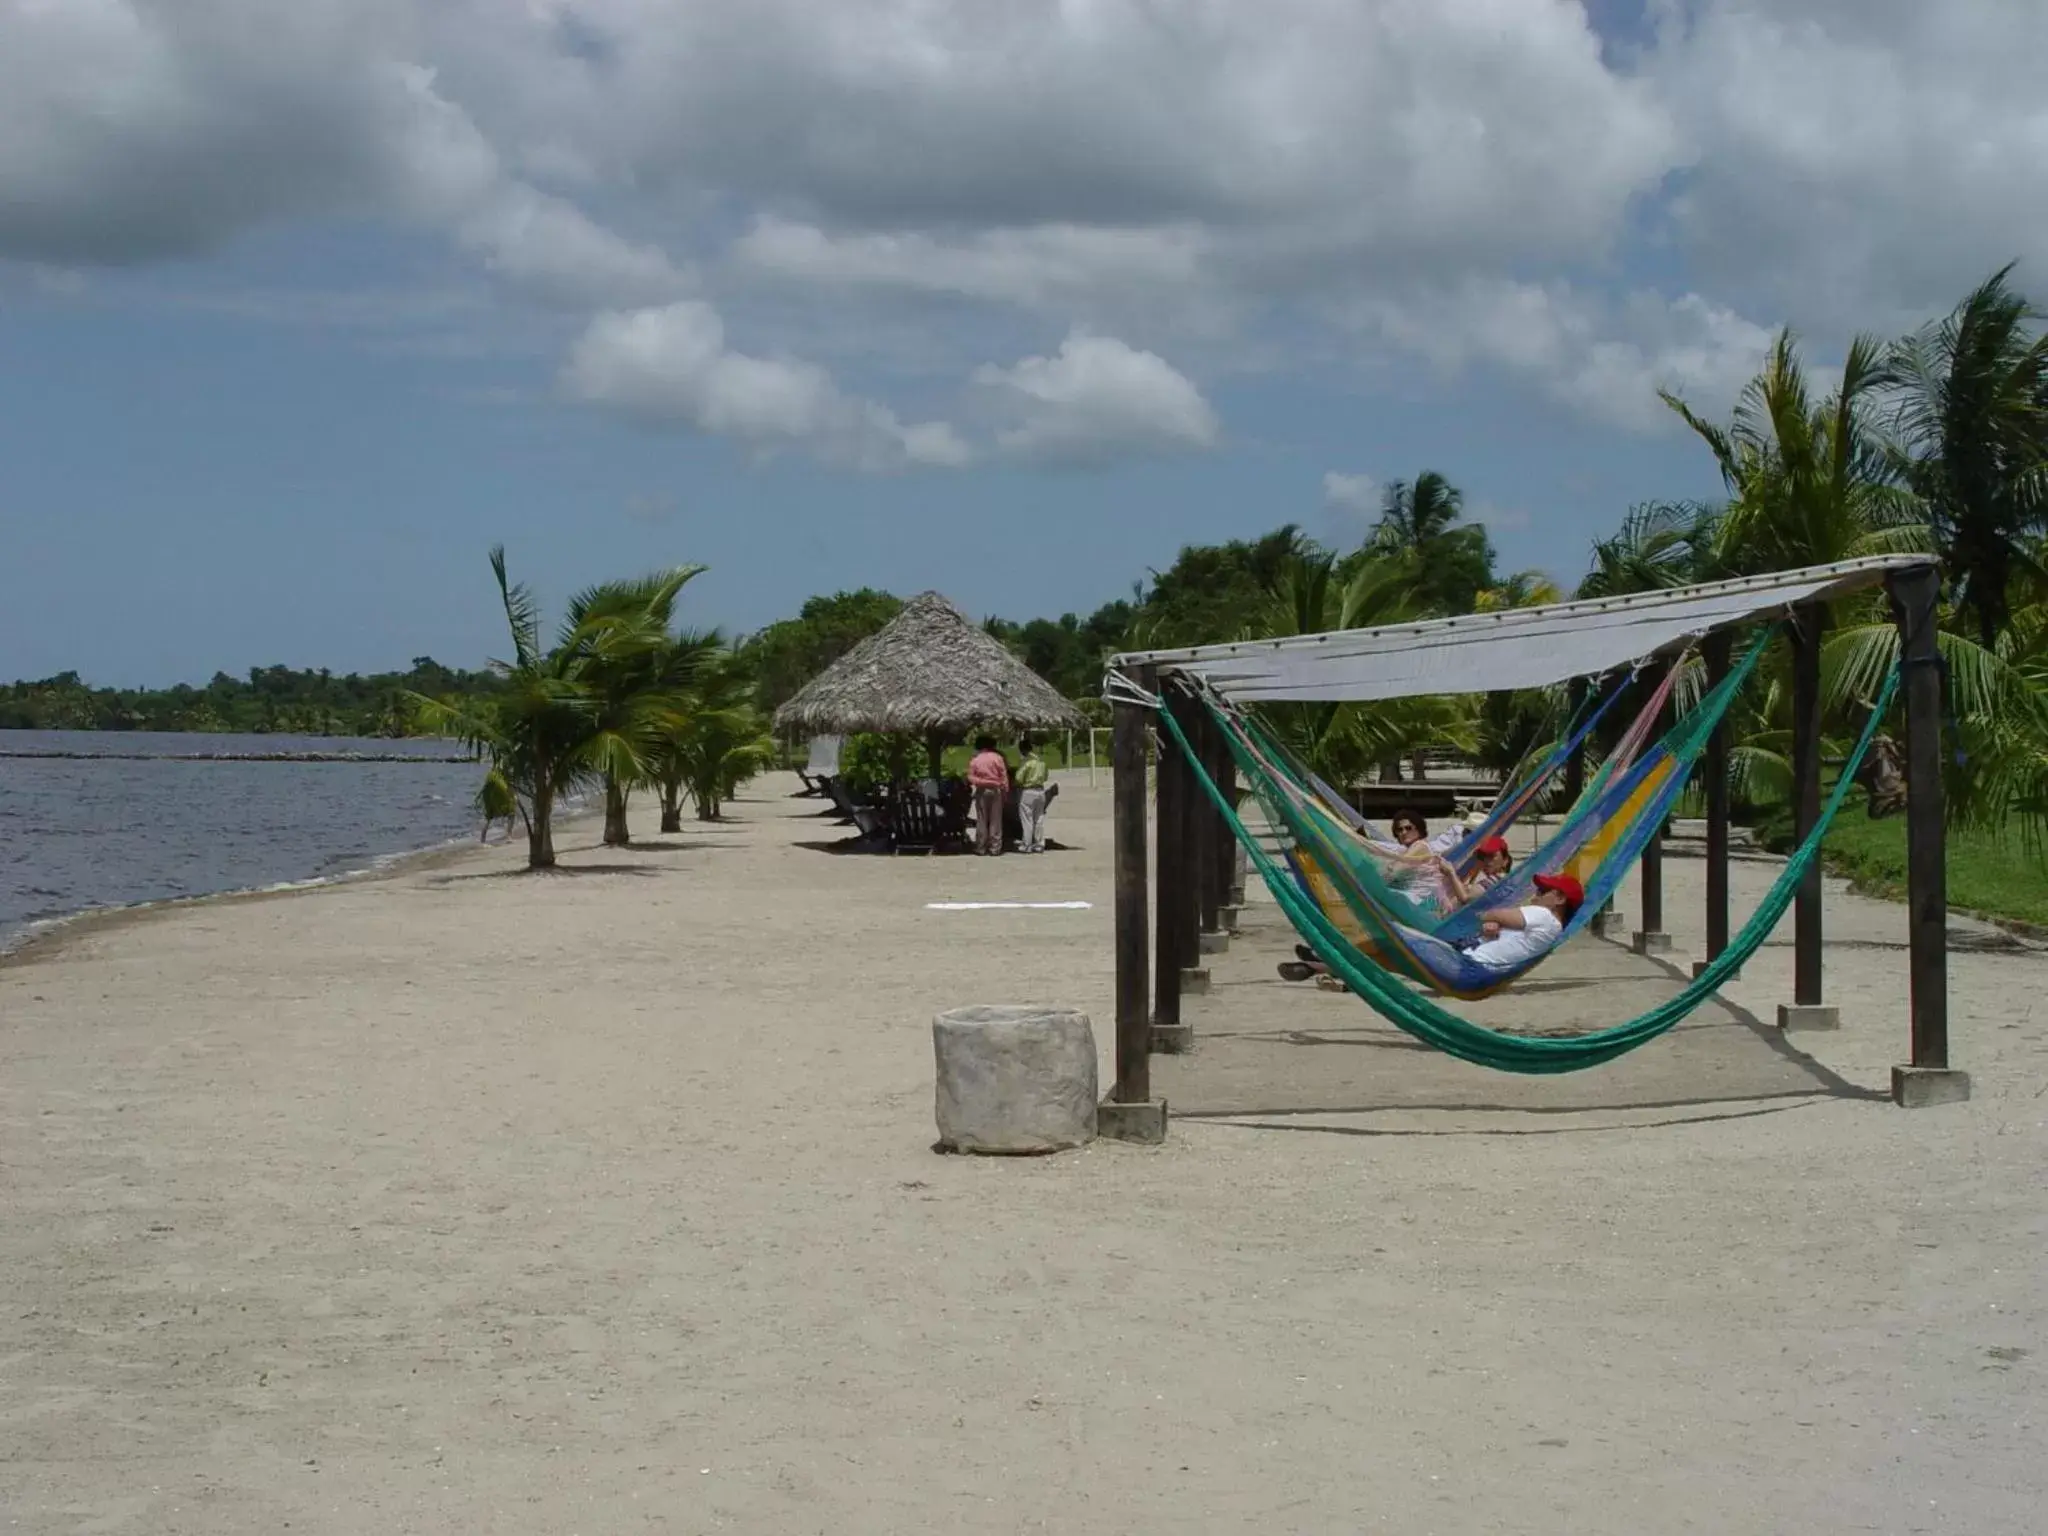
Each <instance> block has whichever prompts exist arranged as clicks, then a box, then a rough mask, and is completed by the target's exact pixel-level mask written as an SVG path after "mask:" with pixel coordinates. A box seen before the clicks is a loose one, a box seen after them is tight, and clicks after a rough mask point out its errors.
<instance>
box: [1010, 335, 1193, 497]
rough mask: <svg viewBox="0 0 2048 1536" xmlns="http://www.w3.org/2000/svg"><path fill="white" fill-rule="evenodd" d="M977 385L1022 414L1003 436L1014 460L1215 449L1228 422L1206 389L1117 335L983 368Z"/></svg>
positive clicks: (1071, 340)
mask: <svg viewBox="0 0 2048 1536" xmlns="http://www.w3.org/2000/svg"><path fill="white" fill-rule="evenodd" d="M974 381H975V382H976V383H977V384H981V385H984V386H987V387H988V388H990V389H993V390H996V391H1000V392H1001V394H1000V398H1001V399H1002V402H1003V408H1005V409H1007V410H1010V411H1014V412H1016V413H1018V414H1019V415H1021V417H1022V420H1021V421H1020V422H1019V424H1018V425H1015V426H1011V427H1006V428H1004V429H1003V430H1002V431H1001V432H1000V433H998V434H997V441H998V442H999V443H1000V444H1001V446H1002V448H1003V450H1004V452H1005V453H1007V454H1008V455H1010V456H1011V457H1013V458H1017V459H1021V460H1028V461H1031V462H1035V463H1049V464H1069V465H1074V464H1099V463H1106V462H1109V461H1111V460H1115V459H1122V458H1134V457H1140V456H1144V455H1151V454H1161V453H1186V452H1191V451H1200V450H1203V449H1208V448H1214V447H1215V446H1216V444H1217V442H1218V441H1219V440H1220V439H1221V437H1222V432H1223V429H1222V423H1221V422H1219V421H1218V420H1217V418H1216V412H1215V411H1214V409H1212V408H1211V406H1210V404H1209V402H1208V401H1207V400H1204V399H1203V398H1202V392H1201V391H1200V390H1199V389H1197V388H1195V386H1194V384H1193V383H1192V382H1190V381H1189V380H1188V378H1187V377H1186V376H1185V375H1184V374H1182V373H1181V372H1180V371H1179V370H1178V369H1176V368H1175V367H1174V366H1173V365H1172V364H1171V363H1169V362H1167V361H1166V359H1164V358H1163V357H1160V356H1159V355H1158V354H1157V353H1153V352H1141V351H1138V350H1136V349H1135V348H1133V347H1131V346H1129V345H1127V344H1125V343H1124V342H1121V341H1119V340H1117V338H1116V337H1114V336H1093V335H1089V334H1088V333H1086V332H1084V331H1074V332H1071V333H1069V335H1068V336H1067V339H1066V340H1065V341H1063V342H1061V343H1060V349H1059V352H1058V354H1057V355H1055V356H1052V357H1027V358H1024V359H1022V360H1021V361H1019V362H1017V363H1015V364H1013V365H1011V366H1010V367H1007V368H1003V367H998V366H997V365H995V364H994V363H987V364H984V365H983V366H982V367H980V368H978V369H976V370H975V374H974Z"/></svg>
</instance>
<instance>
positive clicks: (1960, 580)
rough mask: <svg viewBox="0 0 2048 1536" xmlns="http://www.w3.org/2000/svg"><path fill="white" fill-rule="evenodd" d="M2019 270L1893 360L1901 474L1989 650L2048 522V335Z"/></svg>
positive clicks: (1904, 346) (2005, 270)
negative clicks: (2018, 281)
mask: <svg viewBox="0 0 2048 1536" xmlns="http://www.w3.org/2000/svg"><path fill="white" fill-rule="evenodd" d="M2011 271H2012V268H2011V266H2006V267H2002V268H2000V269H1999V270H1998V271H1997V272H1995V273H1993V274H1992V276H1991V278H1990V279H1989V280H1988V281H1986V282H1985V283H1983V284H1982V285H1981V286H1980V287H1978V288H1977V290H1976V291H1975V292H1973V293H1972V294H1970V295H1969V296H1968V297H1967V298H1965V299H1964V300H1963V302H1962V303H1960V304H1958V305H1957V306H1956V307H1955V309H1954V311H1953V312H1952V313H1951V314H1949V316H1948V317H1947V318H1946V319H1944V320H1941V321H1938V322H1935V323H1932V324H1930V325H1928V326H1926V327H1924V328H1923V329H1921V330H1920V331H1918V332H1917V333H1915V334H1914V335H1912V336H1908V337H1906V338H1904V339H1903V340H1900V341H1897V342H1894V343H1893V344H1892V348H1891V351H1890V353H1889V354H1888V356H1887V359H1886V363H1887V368H1888V371H1889V375H1890V379H1891V382H1892V383H1893V385H1894V386H1895V388H1896V391H1897V395H1896V399H1897V404H1896V412H1895V415H1894V418H1893V430H1894V432H1895V434H1896V435H1897V437H1898V440H1899V450H1900V451H1899V455H1898V459H1897V463H1898V468H1899V472H1900V475H1901V478H1902V479H1903V481H1904V483H1905V484H1906V485H1908V486H1909V487H1911V489H1912V490H1913V491H1914V492H1915V493H1916V494H1917V495H1918V497H1919V499H1920V502H1921V504H1922V505H1923V507H1924V508H1925V516H1926V518H1927V520H1928V521H1929V522H1930V523H1931V524H1932V527H1933V533H1934V542H1935V545H1936V547H1937V548H1938V549H1939V550H1940V551H1941V557H1942V565H1943V568H1944V569H1945V570H1946V572H1947V573H1948V577H1949V579H1950V581H1951V582H1953V583H1954V588H1955V594H1956V607H1957V609H1958V610H1959V616H1960V617H1961V618H1962V619H1963V620H1964V621H1965V622H1966V623H1968V624H1970V625H1972V626H1973V627H1974V628H1975V631H1976V636H1977V643H1978V644H1979V645H1981V646H1983V647H1984V648H1986V649H1987V650H1988V649H1991V648H1993V647H1994V646H1995V645H1996V644H1997V640H1998V636H1999V633H2000V631H2001V630H2003V629H2004V628H2005V623H2006V618H2007V616H2008V613H2009V611H2010V610H2009V604H2008V601H2007V597H2006V593H2007V590H2008V586H2009V583H2010V582H2011V580H2012V579H2013V578H2014V577H2015V576H2017V575H2020V574H2023V573H2024V574H2030V575H2032V576H2034V577H2035V578H2037V579H2039V578H2041V577H2042V576H2043V574H2044V573H2043V572H2042V571H2041V569H2040V567H2039V566H2038V565H2036V564H2034V563H2033V555H2032V549H2031V545H2032V541H2033V539H2034V538H2035V537H2037V536H2038V535H2039V534H2041V533H2042V532H2043V530H2044V527H2048V336H2044V335H2043V334H2041V333H2040V332H2038V331H2036V330H2035V329H2034V327H2033V322H2034V321H2036V320H2037V319H2039V318H2040V317H2039V314H2038V312H2037V311H2035V310H2034V309H2033V307H2032V306H2031V305H2030V304H2028V302H2027V300H2026V299H2025V298H2024V297H2023V296H2022V295H2020V294H2018V293H2016V292H2014V291H2013V290H2012V288H2010V287H2009V286H2008V285H2007V283H2006V277H2007V275H2008V274H2009V273H2010V272H2011Z"/></svg>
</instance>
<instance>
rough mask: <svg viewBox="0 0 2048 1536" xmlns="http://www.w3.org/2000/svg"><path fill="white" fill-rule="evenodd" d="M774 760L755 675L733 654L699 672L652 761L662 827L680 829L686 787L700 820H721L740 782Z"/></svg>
mask: <svg viewBox="0 0 2048 1536" xmlns="http://www.w3.org/2000/svg"><path fill="white" fill-rule="evenodd" d="M774 763H775V740H774V738H773V737H772V736H770V735H769V733H768V727H767V721H766V720H765V719H763V718H762V716H761V714H760V712H759V711H758V710H756V709H755V708H754V705H753V679H752V677H751V675H750V674H749V672H748V671H747V670H746V669H745V668H744V667H743V666H742V665H741V664H740V663H739V662H738V661H737V660H736V659H735V658H734V657H733V656H732V654H731V653H730V652H727V653H725V654H723V655H719V656H715V657H713V658H711V659H709V660H708V661H707V662H706V664H705V665H704V666H703V667H702V668H701V670H700V671H699V673H698V676H697V680H696V682H695V684H694V686H693V687H692V689H691V697H690V702H689V705H688V707H687V708H685V709H684V710H683V711H682V712H681V713H679V714H678V715H677V716H676V717H675V718H674V720H673V722H672V723H671V725H670V727H669V728H668V729H667V730H665V731H664V732H663V734H662V738H661V740H660V741H659V742H658V743H657V744H656V746H655V748H654V750H653V752H652V754H651V756H650V760H649V764H648V766H649V770H650V773H651V776H652V778H653V780H654V782H655V784H656V786H657V788H658V789H659V791H660V794H661V830H662V831H664V832H680V831H681V830H682V827H683V820H682V817H683V811H682V801H683V795H684V793H685V792H686V791H687V792H688V794H689V797H690V799H691V801H692V802H694V804H695V806H696V811H697V819H698V820H699V821H717V820H718V819H719V818H720V817H721V816H722V815H723V814H724V807H725V803H726V802H727V801H728V800H730V799H731V798H732V797H733V794H734V793H735V792H736V791H737V790H738V789H739V787H740V785H742V784H744V783H745V782H746V781H747V780H749V779H751V778H753V777H754V776H755V775H756V774H759V773H762V772H765V771H766V770H767V769H769V768H771V767H773V766H774Z"/></svg>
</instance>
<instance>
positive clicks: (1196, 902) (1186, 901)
mask: <svg viewBox="0 0 2048 1536" xmlns="http://www.w3.org/2000/svg"><path fill="white" fill-rule="evenodd" d="M1171 707H1172V708H1173V711H1174V715H1173V717H1174V719H1176V720H1178V721H1179V722H1180V728H1181V731H1182V732H1183V734H1185V735H1186V737H1187V739H1188V743H1189V745H1190V746H1192V747H1193V748H1194V750H1195V751H1196V752H1200V751H1201V750H1202V733H1201V730H1200V727H1199V725H1198V724H1197V720H1196V717H1197V716H1198V715H1199V714H1200V710H1199V708H1198V707H1197V706H1196V705H1195V703H1194V701H1193V700H1192V699H1189V698H1188V697H1187V696H1186V695H1182V696H1181V698H1179V699H1178V700H1177V701H1174V702H1173V703H1172V705H1171ZM1211 810H1212V808H1211V806H1210V804H1209V799H1208V796H1206V795H1205V794H1203V793H1202V788H1201V786H1200V785H1199V784H1197V783H1196V782H1195V771H1194V768H1193V767H1192V766H1191V765H1190V764H1189V762H1188V761H1187V760H1186V759H1182V761H1181V785H1180V829H1181V830H1180V847H1181V855H1180V883H1179V884H1178V885H1177V886H1176V887H1175V888H1174V890H1173V892H1172V895H1173V897H1174V902H1173V917H1174V924H1175V926H1174V945H1175V951H1174V952H1175V954H1176V955H1177V956H1178V957H1179V960H1180V970H1179V971H1178V972H1177V973H1176V983H1175V985H1176V990H1175V998H1176V1001H1177V1000H1178V999H1179V998H1180V997H1183V996H1185V995H1186V994H1188V993H1190V992H1193V993H1196V994H1198V995H1199V994H1201V993H1204V992H1207V991H1208V990H1209V971H1208V968H1207V967H1206V966H1204V965H1203V964H1202V871H1203V862H1204V861H1203V850H1204V848H1205V846H1206V839H1205V838H1204V836H1203V829H1204V828H1205V827H1206V826H1207V825H1208V821H1209V816H1210V814H1211ZM1164 894H1165V893H1164V892H1162V896H1164ZM1175 1018H1176V1022H1177V1024H1178V1025H1179V1028H1178V1030H1177V1032H1174V1033H1170V1034H1160V1033H1159V1032H1157V1031H1156V1030H1155V1031H1154V1033H1153V1036H1152V1045H1153V1048H1154V1049H1155V1050H1161V1051H1184V1050H1186V1049H1187V1048H1188V1047H1189V1046H1190V1045H1191V1044H1192V1043H1193V1038H1194V1035H1193V1026H1191V1025H1190V1024H1188V1022H1187V1021H1186V1019H1185V1018H1182V1017H1180V1015H1179V1013H1178V1009H1176V1014H1175Z"/></svg>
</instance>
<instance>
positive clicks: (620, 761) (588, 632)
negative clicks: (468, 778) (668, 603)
mask: <svg viewBox="0 0 2048 1536" xmlns="http://www.w3.org/2000/svg"><path fill="white" fill-rule="evenodd" d="M491 572H492V574H493V575H494V576H495V577H496V578H497V581H498V598H499V601H500V603H501V604H502V605H503V607H504V611H505V624H506V628H507V629H508V630H510V632H511V635H512V659H511V660H510V661H493V662H492V663H491V670H492V671H494V672H495V673H497V674H498V676H499V677H501V678H502V679H503V680H504V687H503V690H502V692H499V693H497V694H494V695H491V696H489V697H486V698H480V699H473V700H461V699H457V700H448V701H444V700H440V699H433V698H429V697H427V696H426V695H425V694H413V695H412V702H413V705H414V707H415V708H416V709H417V710H418V711H419V716H420V719H421V722H422V723H423V724H424V725H425V726H426V728H427V729H429V730H434V731H438V732H440V733H442V734H445V735H450V736H454V737H457V738H459V739H461V740H462V741H464V742H466V743H467V744H468V745H469V746H470V747H471V748H472V749H473V750H475V751H478V752H480V753H482V754H484V755H485V756H486V757H487V758H488V759H489V761H490V765H491V768H492V770H493V771H495V772H496V773H497V774H499V775H500V776H501V777H502V779H503V781H504V783H505V784H506V785H507V786H509V787H510V789H511V791H512V795H513V799H514V802H515V804H516V807H517V810H518V814H519V817H520V819H521V820H522V821H523V822H524V823H525V826H526V838H527V866H528V867H529V868H531V869H552V868H553V867H554V864H555V841H554V813H555V806H556V803H557V802H558V801H559V800H560V798H561V797H562V796H563V795H564V794H566V793H570V792H573V791H574V790H576V789H579V788H581V787H584V786H586V785H589V784H592V783H594V782H597V781H599V780H601V778H602V775H603V774H604V772H605V770H606V769H607V768H611V769H619V768H626V769H628V770H629V771H630V770H631V769H633V768H636V767H637V765H638V763H639V761H640V751H641V747H642V744H643V743H644V742H645V741H646V740H647V739H648V738H649V736H650V735H651V728H652V726H653V724H654V713H655V712H654V709H653V707H652V705H651V703H650V704H646V705H643V706H642V707H640V708H638V709H636V710H632V711H626V712H624V714H623V718H621V717H619V715H618V714H617V713H616V712H615V713H614V714H613V715H611V716H609V717H608V714H607V700H608V697H609V695H608V692H607V687H606V685H605V683H604V682H603V679H604V677H605V676H606V675H607V673H608V672H611V671H616V670H618V669H622V668H628V667H631V666H633V665H636V664H638V663H639V662H640V661H641V659H643V658H644V657H645V656H646V655H647V654H648V653H649V652H651V651H654V650H656V649H657V648H659V647H660V646H661V645H663V644H664V643H665V641H666V638H667V637H666V636H665V635H664V634H663V633H662V632H661V631H660V630H658V629H656V628H655V627H653V626H652V625H651V624H649V623H647V622H646V621H645V617H644V615H641V616H637V617H636V616H635V615H633V614H630V613H621V612H586V613H585V614H584V615H583V616H582V618H581V619H580V620H569V621H565V622H564V623H563V625H562V628H561V630H560V631H559V633H558V635H557V637H556V641H555V644H554V645H553V646H552V647H551V648H544V647H543V646H542V644H541V639H540V606H539V604H538V603H537V602H536V601H535V600H534V596H533V592H532V590H531V589H530V588H529V587H527V586H526V584H525V583H524V582H520V583H517V584H514V583H513V582H511V581H510V580H509V579H508V578H507V576H506V573H505V550H504V547H503V546H502V545H500V546H498V547H496V548H494V549H492V551H491Z"/></svg>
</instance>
